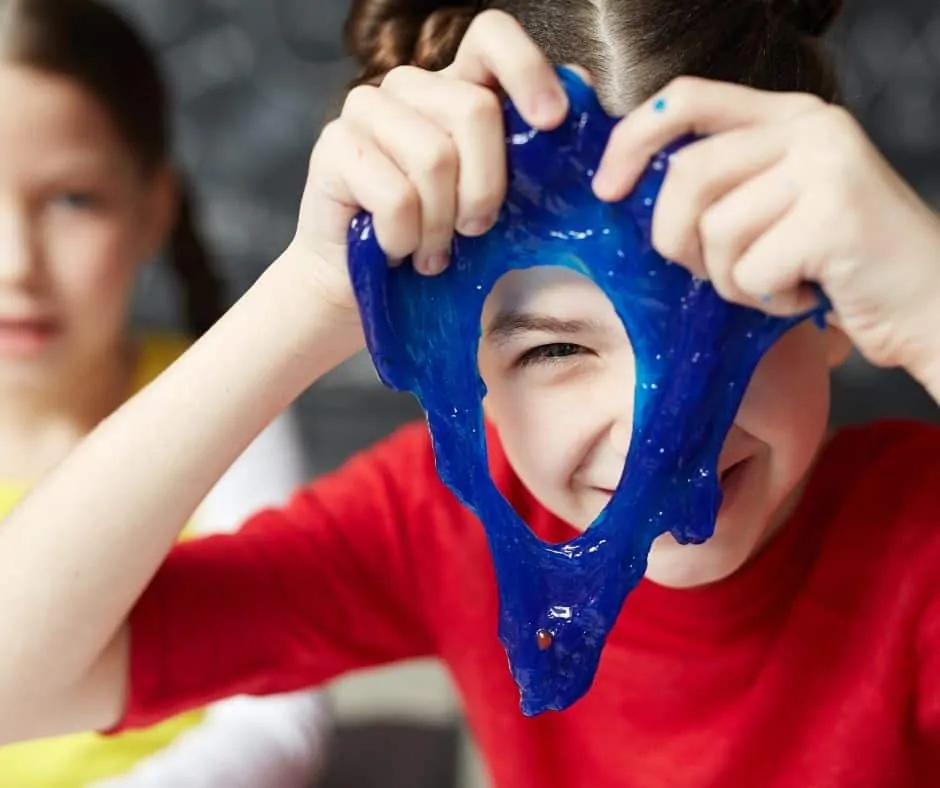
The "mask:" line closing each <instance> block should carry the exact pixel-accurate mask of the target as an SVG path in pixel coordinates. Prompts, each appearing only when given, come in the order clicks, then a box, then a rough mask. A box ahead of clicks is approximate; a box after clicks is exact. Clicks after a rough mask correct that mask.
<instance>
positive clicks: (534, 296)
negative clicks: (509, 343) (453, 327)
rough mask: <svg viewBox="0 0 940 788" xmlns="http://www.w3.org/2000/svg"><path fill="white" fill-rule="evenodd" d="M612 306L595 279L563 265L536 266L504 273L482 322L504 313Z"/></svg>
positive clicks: (493, 290) (485, 305)
mask: <svg viewBox="0 0 940 788" xmlns="http://www.w3.org/2000/svg"><path fill="white" fill-rule="evenodd" d="M603 302H606V303H607V304H609V305H610V306H609V308H610V310H611V312H613V305H612V304H610V299H609V298H607V296H606V295H605V294H604V291H603V290H601V289H600V287H598V286H597V285H596V284H595V283H594V282H593V281H591V280H590V279H588V278H587V277H586V276H583V275H581V274H579V273H577V272H576V271H572V270H571V269H570V268H564V267H562V266H533V267H532V268H524V269H516V270H514V271H509V272H508V273H506V274H504V275H503V276H502V277H501V278H500V279H499V280H498V281H497V282H496V284H495V285H493V289H492V290H491V291H490V293H489V295H488V296H487V298H486V301H485V303H484V305H483V323H484V324H487V323H489V322H490V321H491V320H492V319H493V318H494V317H496V316H497V315H498V314H500V313H502V312H509V311H514V312H521V311H543V310H550V311H557V310H559V309H567V310H571V311H573V310H577V309H579V308H580V309H584V308H586V307H588V308H591V309H596V308H597V306H598V304H599V303H603Z"/></svg>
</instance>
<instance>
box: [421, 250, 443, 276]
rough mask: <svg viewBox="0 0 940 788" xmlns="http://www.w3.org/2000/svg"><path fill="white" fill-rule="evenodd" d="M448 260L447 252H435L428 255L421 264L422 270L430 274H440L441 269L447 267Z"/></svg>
mask: <svg viewBox="0 0 940 788" xmlns="http://www.w3.org/2000/svg"><path fill="white" fill-rule="evenodd" d="M447 260H448V254H447V252H435V253H434V254H432V255H428V256H427V257H425V258H424V262H423V264H422V266H421V272H422V273H424V274H427V275H428V276H434V275H435V274H439V273H440V272H441V271H443V270H444V269H445V268H447Z"/></svg>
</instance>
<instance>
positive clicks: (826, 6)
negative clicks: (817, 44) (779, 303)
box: [770, 0, 842, 38]
mask: <svg viewBox="0 0 940 788" xmlns="http://www.w3.org/2000/svg"><path fill="white" fill-rule="evenodd" d="M770 8H771V11H772V12H773V13H774V14H775V15H776V16H777V17H778V18H780V19H782V20H783V21H784V22H786V23H787V24H789V25H790V26H791V27H793V28H795V29H796V30H797V32H800V33H802V34H803V35H806V36H811V37H813V38H818V37H820V36H822V35H823V34H824V33H825V32H826V31H827V30H828V29H829V28H830V27H831V26H832V23H833V22H834V21H835V19H836V17H837V16H839V12H840V11H841V10H842V0H770Z"/></svg>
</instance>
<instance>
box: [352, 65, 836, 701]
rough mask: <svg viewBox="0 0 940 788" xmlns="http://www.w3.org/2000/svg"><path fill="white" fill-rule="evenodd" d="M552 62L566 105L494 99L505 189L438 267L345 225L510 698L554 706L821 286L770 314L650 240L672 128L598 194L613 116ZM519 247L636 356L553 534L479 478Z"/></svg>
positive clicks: (385, 373)
mask: <svg viewBox="0 0 940 788" xmlns="http://www.w3.org/2000/svg"><path fill="white" fill-rule="evenodd" d="M559 73H560V75H561V78H562V82H563V85H564V86H565V88H566V90H567V91H568V94H569V96H570V99H571V111H570V113H569V116H568V118H567V119H566V121H565V122H564V123H563V124H562V125H561V126H560V127H559V128H558V129H556V130H554V131H552V132H547V133H543V132H539V131H536V130H534V129H532V128H531V127H530V126H529V125H527V124H526V122H525V121H524V120H523V119H522V118H521V116H520V115H519V114H518V112H517V111H516V110H515V109H514V108H513V107H512V106H511V105H510V104H508V103H507V105H506V107H505V122H506V131H507V135H506V137H507V140H506V141H507V154H508V167H509V188H508V195H507V198H506V201H505V203H504V205H503V207H502V210H501V213H500V215H499V219H498V221H497V223H496V225H495V226H494V228H493V229H492V230H491V231H490V232H489V233H487V234H486V235H484V236H482V237H479V238H466V237H461V236H457V237H456V238H455V240H454V243H453V248H452V258H451V264H450V267H449V268H448V269H447V270H446V271H445V272H444V273H443V274H441V275H439V276H433V277H425V276H421V275H419V274H417V273H415V271H414V270H413V268H412V267H411V266H410V265H402V266H400V267H397V268H389V267H388V265H387V261H386V256H385V254H384V253H383V252H382V251H381V249H380V248H379V245H378V243H377V241H376V239H375V235H374V233H373V229H372V222H371V217H370V216H369V215H368V214H360V215H359V216H358V217H356V219H355V220H354V221H353V223H352V226H351V228H350V233H349V249H350V258H349V265H350V273H351V277H352V282H353V286H354V289H355V293H356V297H357V299H358V303H359V308H360V312H361V315H362V319H363V325H364V327H365V331H366V340H367V344H368V348H369V352H370V353H371V355H372V359H373V361H374V363H375V366H376V368H377V370H378V373H379V376H380V377H381V379H382V380H383V382H384V383H385V384H386V385H387V386H389V387H391V388H393V389H396V390H401V391H411V392H412V393H413V394H414V395H415V396H416V397H417V398H418V400H419V402H420V403H421V405H422V407H423V408H424V410H425V412H426V413H427V419H428V424H429V427H430V432H431V438H432V442H433V446H434V452H435V457H436V463H437V469H438V473H439V474H440V476H441V479H442V480H443V481H444V483H445V484H446V485H447V486H448V487H449V488H450V489H451V490H452V491H453V492H454V493H455V494H456V495H457V497H458V498H459V499H460V500H461V501H462V502H463V504H464V505H466V506H467V507H469V508H470V509H471V510H472V511H473V512H474V513H476V515H477V516H478V517H479V519H480V521H481V522H482V524H483V527H484V529H485V530H486V536H487V539H488V543H489V547H490V551H491V554H492V557H493V561H494V564H495V568H496V574H497V580H498V585H499V600H500V618H499V638H500V641H501V642H502V644H503V646H504V648H505V649H506V653H507V655H508V657H509V664H510V670H511V672H512V675H513V678H514V679H515V681H516V684H517V685H518V687H519V690H520V695H521V701H520V705H521V708H522V711H523V713H524V714H527V715H533V714H538V713H540V712H542V711H544V710H548V709H556V710H560V709H564V708H566V707H567V706H569V705H571V704H572V703H574V702H575V701H576V700H577V699H578V698H580V697H581V696H582V695H583V694H584V693H585V692H587V690H588V689H589V687H590V685H591V683H592V681H593V679H594V674H595V672H596V669H597V664H598V660H599V658H600V654H601V650H602V648H603V646H604V642H605V640H606V638H607V634H608V632H609V631H610V628H611V627H612V626H613V624H614V622H615V621H616V619H617V616H618V614H619V612H620V609H621V606H622V605H623V601H624V599H625V597H626V595H627V594H628V593H629V592H630V591H631V590H632V589H633V588H634V587H635V586H636V584H637V583H638V582H639V580H640V578H641V577H642V576H643V573H644V571H645V568H646V561H647V556H648V553H649V550H650V545H651V544H652V542H653V540H654V539H655V538H656V537H657V536H659V535H661V534H663V533H666V532H670V533H672V534H673V536H674V537H675V538H676V539H677V540H679V541H680V542H683V543H700V542H703V541H704V540H706V539H708V538H709V537H710V536H711V535H712V532H713V530H714V527H715V519H716V516H717V513H718V509H719V506H720V504H721V491H720V489H719V486H718V478H717V462H718V455H719V452H720V451H721V447H722V444H723V442H724V439H725V436H726V434H727V432H728V430H729V428H730V427H731V424H732V421H733V419H734V416H735V414H736V412H737V409H738V405H739V404H740V402H741V397H742V395H743V394H744V390H745V388H746V387H747V384H748V381H749V380H750V377H751V374H752V372H753V370H754V367H755V366H756V365H757V362H758V361H759V360H760V359H761V357H762V356H763V355H764V353H765V352H766V351H767V349H768V348H769V347H770V346H771V345H772V344H773V343H774V342H775V341H776V340H777V339H778V338H779V337H780V336H782V335H783V334H784V333H785V332H786V331H788V330H789V329H790V328H791V327H793V326H794V325H796V324H797V323H800V322H802V321H803V320H805V319H807V318H808V317H811V316H812V317H816V318H817V319H819V320H820V321H821V320H823V319H824V315H825V311H826V305H825V304H822V303H821V305H820V307H819V308H818V309H817V310H815V311H814V312H812V313H807V314H804V315H800V316H797V317H793V318H786V319H782V318H776V317H770V316H767V315H765V314H763V313H761V312H758V311H755V310H751V309H747V308H744V307H740V306H736V305H732V304H729V303H727V302H725V301H723V300H722V299H721V298H720V297H719V296H718V295H717V293H716V292H715V290H714V288H713V287H712V286H711V285H710V284H708V283H707V282H704V281H702V280H698V279H694V278H693V277H692V276H691V275H690V274H689V273H688V272H687V271H686V270H685V269H684V268H682V267H680V266H678V265H675V264H673V263H670V262H668V261H666V260H664V259H663V258H662V257H660V256H659V255H658V254H657V253H656V252H655V251H654V250H653V248H652V246H651V243H650V229H651V224H652V216H653V206H654V203H655V199H656V196H657V194H658V191H659V188H660V186H661V185H662V182H663V179H664V177H665V174H666V169H667V167H668V156H669V154H670V153H671V152H672V151H674V150H676V149H677V148H678V147H681V146H682V145H683V144H688V142H689V141H690V140H689V139H686V140H682V141H680V142H679V143H677V144H675V145H673V146H671V147H670V148H668V149H666V150H664V151H663V152H662V153H660V154H659V155H657V156H656V157H655V159H654V160H653V161H652V163H651V165H650V166H649V168H648V169H647V171H646V172H645V174H644V176H643V177H642V179H641V180H640V181H639V183H638V185H637V187H636V188H635V189H634V191H633V193H632V194H630V195H629V196H628V197H626V198H625V199H623V200H622V201H620V202H618V203H614V204H607V203H603V202H601V201H599V200H598V199H597V198H596V197H595V196H594V195H593V193H592V191H591V179H592V177H593V175H594V172H595V169H596V167H597V166H598V164H599V162H600V159H601V154H602V153H603V151H604V147H605V145H606V143H607V140H608V137H609V136H610V132H611V130H612V129H613V127H614V125H615V123H616V119H614V118H612V117H610V116H608V115H607V114H606V113H605V112H604V111H603V109H602V108H601V106H600V104H599V103H598V101H597V98H596V96H595V94H594V92H593V91H592V90H591V89H590V88H589V87H588V86H587V85H585V84H584V83H583V82H582V81H581V80H580V79H579V78H578V77H577V76H576V75H574V74H572V73H571V72H569V71H567V70H560V71H559ZM537 265H555V266H558V265H562V266H566V267H568V268H571V269H572V270H574V271H577V272H578V273H580V274H583V275H585V276H587V277H588V278H590V279H591V280H593V281H594V282H595V283H596V284H597V285H598V286H599V287H600V288H601V290H602V291H603V292H604V293H605V294H606V295H607V296H608V297H609V298H610V300H611V302H612V303H613V305H614V308H615V309H616V311H617V314H618V315H619V316H620V319H621V320H622V321H623V323H624V326H625V328H626V330H627V335H628V336H629V337H630V342H631V344H632V346H633V350H634V353H635V356H636V389H635V394H634V396H635V406H634V408H635V409H634V420H633V437H632V440H631V443H630V449H629V452H628V455H627V458H626V463H625V466H624V471H623V475H622V477H621V479H620V484H619V485H618V487H617V489H616V491H615V492H614V495H613V497H612V498H611V500H610V502H609V503H608V505H607V507H606V508H605V509H604V511H603V512H601V514H600V515H598V517H597V518H596V519H595V521H594V522H593V523H592V524H591V527H590V528H589V529H588V530H587V531H585V532H584V533H583V534H581V535H579V536H578V537H577V538H575V539H572V540H571V541H570V542H567V543H565V544H560V545H552V544H547V543H545V542H543V541H541V540H540V539H538V538H537V537H536V536H535V535H534V534H533V533H532V532H531V531H530V530H529V528H528V527H527V526H526V524H525V523H524V522H523V521H522V520H521V519H520V518H519V516H518V515H517V514H516V512H515V511H514V510H513V509H512V507H511V506H509V504H508V503H507V502H506V500H505V499H504V498H503V497H502V495H501V494H500V493H499V492H498V490H497V489H496V487H495V486H494V484H493V481H492V479H491V478H490V474H489V470H488V465H487V455H486V443H485V441H486V439H485V433H484V426H483V412H482V406H481V400H482V398H483V395H484V393H485V387H484V384H483V381H482V380H481V378H480V375H479V371H478V369H477V346H478V343H479V338H480V317H481V312H482V309H483V304H484V301H485V300H486V297H487V295H488V294H489V292H490V290H491V288H492V287H493V285H494V284H495V283H496V281H497V280H498V279H499V278H500V277H501V276H502V275H503V274H505V273H506V272H507V271H510V270H513V269H520V268H528V267H530V266H537ZM624 407H625V408H628V407H630V403H629V402H625V403H624ZM546 428H550V425H546Z"/></svg>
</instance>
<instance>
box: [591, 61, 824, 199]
mask: <svg viewBox="0 0 940 788" xmlns="http://www.w3.org/2000/svg"><path fill="white" fill-rule="evenodd" d="M823 106H825V103H824V102H823V101H822V100H821V99H819V98H816V97H815V96H810V95H807V94H802V93H774V92H769V91H763V90H757V89H755V88H750V87H745V86H744V85H736V84H730V83H725V82H715V81H713V80H707V79H699V78H695V77H681V78H679V79H676V80H674V81H673V82H671V83H670V84H669V85H668V86H667V87H666V88H665V89H664V90H662V91H661V92H660V93H658V94H657V95H656V96H654V97H653V98H651V99H649V100H648V101H647V102H645V103H644V104H642V105H641V106H640V107H638V108H637V109H636V110H634V111H633V112H631V113H630V114H629V115H628V116H627V117H626V118H624V119H623V120H622V121H621V122H620V123H619V124H617V126H616V128H615V129H614V131H613V133H612V134H611V137H610V141H609V142H608V145H607V149H606V150H605V152H604V156H603V158H602V160H601V164H600V166H599V167H598V171H597V175H596V177H595V180H594V190H595V192H596V194H597V195H598V197H600V198H601V199H604V200H611V201H613V200H619V199H621V198H622V197H624V196H625V195H626V194H628V193H629V192H630V190H631V189H632V188H633V186H634V184H635V183H636V181H637V179H638V178H639V177H640V175H641V174H642V173H643V170H644V169H646V166H647V165H648V164H649V162H650V160H651V159H652V157H653V156H654V155H655V154H656V153H658V152H659V151H660V150H662V149H663V148H664V147H666V146H667V145H668V144H669V143H670V142H674V141H675V140H677V139H679V138H681V137H684V136H687V135H689V134H694V135H698V136H706V135H711V134H719V133H722V132H727V131H730V130H732V129H738V128H742V127H747V126H753V125H755V124H761V123H770V122H775V121H783V120H788V119H791V118H793V117H796V116H797V115H801V114H803V113H805V112H810V111H813V110H818V109H819V108H821V107H823Z"/></svg>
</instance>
